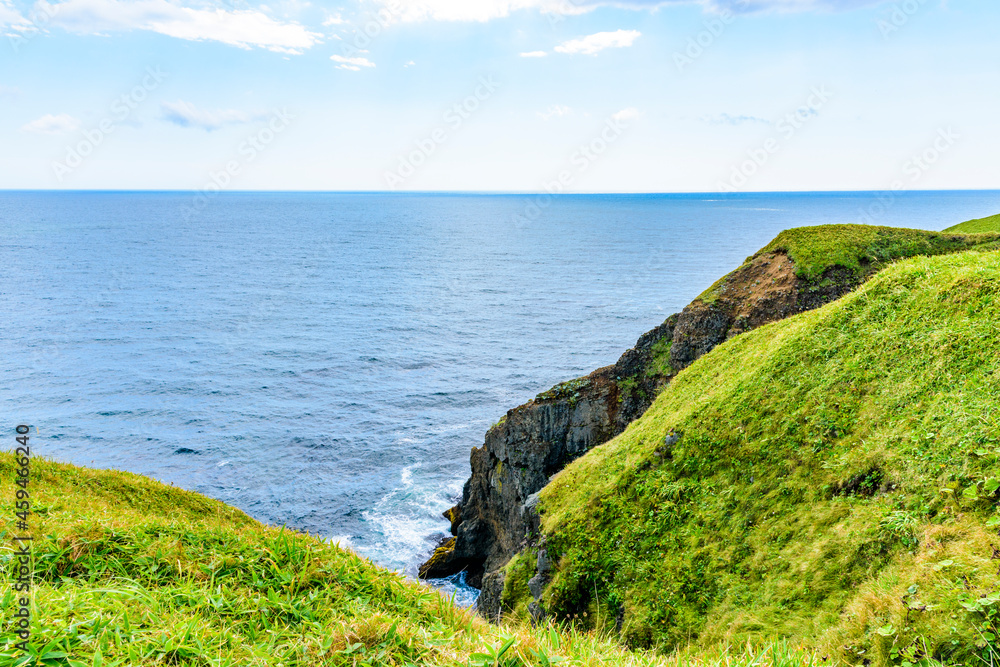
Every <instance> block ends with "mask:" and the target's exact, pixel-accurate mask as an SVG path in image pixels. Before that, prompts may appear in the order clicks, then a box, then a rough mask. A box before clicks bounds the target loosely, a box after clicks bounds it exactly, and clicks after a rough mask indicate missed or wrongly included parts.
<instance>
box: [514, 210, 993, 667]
mask: <svg viewBox="0 0 1000 667" xmlns="http://www.w3.org/2000/svg"><path fill="white" fill-rule="evenodd" d="M843 231H844V233H845V234H847V235H849V236H850V238H851V239H853V241H852V243H854V244H855V246H854V247H857V244H861V245H864V244H865V243H868V242H869V241H872V240H873V239H874V241H873V243H874V246H872V244H871V243H869V247H884V246H882V244H881V241H879V239H880V238H883V237H882V236H881V234H882V232H881V231H879V230H856V229H854V228H851V227H846V228H844V229H843ZM801 234H802V232H800V230H792V231H791V232H789V233H786V234H784V235H782V236H781V237H779V239H778V240H776V241H775V243H774V244H772V246H771V247H779V246H782V247H785V248H787V249H788V251H789V252H791V253H794V254H795V256H796V261H798V262H799V263H800V268H803V267H804V268H805V270H807V271H808V270H810V269H809V267H811V266H814V265H815V264H814V261H813V258H815V257H819V256H821V255H822V256H825V257H827V258H829V257H830V256H831V253H834V252H835V251H834V250H831V249H830V248H828V247H827V244H826V243H825V242H824V243H818V242H816V239H813V240H812V241H810V243H809V244H806V245H804V244H803V243H802V242H801V241H802V238H803V236H802V235H801ZM866 239H867V241H866ZM908 239H909V240H908ZM914 239H917V237H916V236H915V235H913V236H911V235H904V236H903V237H902V238H901V239H897V241H898V243H897V242H896V241H894V242H893V244H890V245H891V246H893V247H900V248H912V247H916V246H919V245H920V244H921V243H923V242H922V241H919V240H914ZM906 252H909V250H906ZM854 257H855V258H857V257H858V255H857V254H854ZM822 261H823V262H826V261H829V260H828V259H824V260H822ZM838 261H842V262H844V265H849V264H850V261H851V259H850V256H849V255H842V259H841V260H838ZM998 331H1000V253H997V252H978V251H968V252H964V253H959V254H954V255H948V256H944V257H933V258H927V257H921V258H914V259H910V260H906V261H901V262H898V263H896V264H894V265H893V266H890V267H889V268H887V269H885V270H884V271H882V272H881V273H879V274H878V275H876V276H875V277H874V278H872V279H871V280H870V281H869V282H868V283H866V284H865V285H864V286H862V287H861V288H859V289H858V290H857V291H856V292H854V293H852V294H849V295H848V296H846V297H844V298H842V299H840V300H839V301H837V302H834V303H832V304H829V305H827V306H825V307H823V308H821V309H818V310H815V311H811V312H808V313H804V314H802V315H799V316H796V317H793V318H790V319H788V320H784V321H782V322H777V323H774V324H771V325H768V326H766V327H762V328H760V329H758V330H755V331H752V332H749V333H746V334H743V335H741V336H738V337H735V338H733V339H731V340H730V341H728V342H726V343H725V344H723V345H721V346H719V347H718V348H716V349H715V350H714V351H712V352H711V353H709V354H707V355H705V356H703V357H702V358H701V359H699V360H698V361H697V362H695V363H694V364H693V365H692V366H690V367H689V368H688V369H686V370H685V371H683V372H681V373H680V374H679V375H678V376H677V377H676V378H675V379H674V381H673V382H672V383H671V384H670V385H669V386H668V387H667V388H666V389H665V390H664V391H663V392H662V393H661V394H660V395H659V397H658V398H657V400H656V401H655V403H654V404H653V406H652V407H651V408H650V409H649V411H647V412H646V414H645V415H644V416H643V417H642V418H641V419H639V420H637V421H636V422H634V423H633V424H632V425H631V426H630V427H629V428H628V429H627V430H626V431H625V432H624V433H623V434H621V435H619V436H618V437H617V438H615V439H614V440H612V441H610V442H608V443H606V444H604V445H602V446H600V447H597V448H595V449H594V450H592V451H591V452H589V453H588V454H587V455H585V456H584V457H582V458H580V459H578V460H577V461H575V462H574V463H572V464H571V465H570V466H568V467H567V468H566V469H564V470H563V471H562V472H561V473H559V474H558V475H557V476H556V477H555V478H554V480H553V481H552V482H551V483H550V484H549V486H547V487H546V488H545V489H544V490H543V491H542V495H541V498H542V500H541V506H542V508H543V516H542V527H543V531H544V532H545V534H546V535H547V536H548V543H549V545H550V555H552V556H553V558H554V561H555V562H556V563H557V567H556V573H555V577H554V580H553V582H552V584H551V585H550V586H549V587H548V588H547V590H546V593H545V595H544V597H543V601H544V602H545V604H546V606H547V608H548V609H549V611H550V612H554V613H555V614H556V615H557V616H558V617H559V618H563V619H572V620H573V621H574V622H575V623H577V624H578V625H579V626H581V627H592V628H599V629H610V628H613V624H612V619H621V635H622V637H623V638H624V639H625V640H626V641H627V642H628V643H629V644H631V645H632V646H637V647H654V648H657V649H659V650H664V651H672V650H682V651H686V652H688V653H689V654H694V655H697V654H698V653H699V652H701V651H712V650H717V649H718V647H721V646H730V645H741V644H743V643H745V642H748V641H749V642H760V641H773V640H776V639H782V638H783V639H786V640H787V641H789V642H791V643H793V644H794V645H796V646H803V647H805V648H806V649H807V650H811V651H816V652H817V654H818V655H820V656H821V657H823V656H825V658H826V659H828V660H829V661H832V662H846V663H849V664H864V665H868V664H871V665H874V666H881V665H889V664H904V665H905V664H906V663H907V662H909V663H910V664H913V665H915V664H917V663H918V662H919V661H920V660H931V659H933V660H940V661H942V662H945V663H948V664H965V665H980V664H985V665H993V664H997V660H998V659H1000V648H998V646H997V643H996V638H995V637H996V634H997V632H996V629H997V628H996V613H997V610H996V607H998V606H1000V602H998V601H997V600H998V599H1000V593H998V591H1000V574H998V565H1000V550H998V547H1000V537H998V535H997V524H998V523H1000V515H998V514H997V495H998V490H1000V479H998V478H1000V335H998ZM674 431H678V432H681V433H682V434H683V436H682V437H681V439H680V441H679V442H678V443H677V444H676V445H674V446H673V448H672V450H670V451H667V450H665V449H664V447H663V442H664V437H665V435H667V434H669V433H671V432H674ZM529 574H530V573H529ZM517 589H518V586H517V585H516V584H514V583H511V584H510V590H511V591H516V590H517ZM991 596H992V597H991ZM507 604H508V606H511V607H514V608H517V606H518V601H517V600H516V599H511V600H508V601H507Z"/></svg>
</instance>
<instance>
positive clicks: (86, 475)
mask: <svg viewBox="0 0 1000 667" xmlns="http://www.w3.org/2000/svg"><path fill="white" fill-rule="evenodd" d="M14 475H15V466H14V460H13V455H10V454H3V455H0V479H2V483H0V493H2V494H3V496H2V497H3V498H5V499H6V498H13V497H14V486H13V484H12V483H11V480H12V479H13V478H14ZM31 489H32V498H33V501H34V510H35V514H34V515H33V516H32V527H33V531H32V532H33V533H34V535H35V538H36V543H35V549H34V556H35V560H34V567H35V575H36V585H35V590H36V594H35V599H34V601H33V604H32V615H33V617H34V618H35V619H36V620H35V623H34V624H33V637H32V641H31V649H32V654H31V655H28V656H25V657H21V655H20V653H19V652H15V651H14V650H13V644H14V642H16V641H18V640H17V639H16V638H14V636H13V635H12V634H11V633H10V632H8V630H9V628H10V627H11V615H12V613H13V612H14V610H15V608H16V607H15V601H14V594H13V593H12V592H11V590H10V587H9V585H7V586H5V589H4V592H3V595H2V597H0V604H2V618H0V622H2V624H3V626H2V627H3V629H4V635H3V640H2V643H0V665H22V664H26V665H36V664H37V665H73V666H75V665H86V666H88V667H91V666H95V667H96V666H103V667H112V666H115V665H121V666H124V665H213V666H214V665H220V666H221V665H233V666H237V665H239V666H245V665H274V666H278V665H282V666H285V667H292V666H299V665H352V666H359V667H362V666H371V667H380V666H383V665H393V666H403V665H442V666H443V665H476V666H482V667H486V666H492V665H501V666H505V667H517V666H523V665H537V666H539V667H547V666H548V665H550V664H560V665H623V666H625V667H630V666H634V667H642V666H650V667H652V666H655V665H674V664H676V662H675V661H670V660H667V659H664V658H662V657H658V656H654V655H650V654H639V653H633V652H629V651H627V650H626V649H624V648H622V647H621V646H620V645H619V644H618V643H617V642H615V641H613V640H611V639H608V638H602V637H600V636H598V635H596V634H595V633H587V632H583V631H576V630H573V629H568V628H558V629H557V628H556V627H555V626H552V625H550V626H547V627H538V628H532V627H530V626H519V625H506V626H503V627H498V626H495V625H491V624H490V623H488V622H486V621H484V620H482V619H481V618H479V617H478V616H476V615H475V614H474V613H472V612H471V611H468V610H463V609H459V608H456V607H454V606H453V605H452V604H451V602H450V601H449V600H448V599H446V598H444V597H442V596H441V595H440V594H438V593H437V592H436V591H434V590H432V589H430V588H428V587H426V586H423V585H419V584H417V583H414V582H411V581H407V580H405V579H403V578H402V577H400V576H399V575H397V574H394V573H391V572H388V571H387V570H384V569H382V568H380V567H378V566H376V565H374V564H372V563H371V562H369V561H368V560H366V559H363V558H361V557H359V556H357V555H355V554H353V553H351V552H350V551H346V550H343V549H340V548H339V547H337V546H334V545H331V544H329V543H327V542H324V541H322V540H319V539H317V538H315V537H311V536H308V535H303V534H300V533H295V532H290V531H287V530H283V529H280V528H274V527H271V526H265V525H262V524H260V523H258V522H257V521H254V520H253V519H251V518H250V517H248V516H247V515H246V514H244V513H243V512H240V511H239V510H237V509H234V508H232V507H230V506H228V505H225V504H224V503H221V502H219V501H216V500H212V499H209V498H206V497H205V496H202V495H199V494H196V493H192V492H188V491H183V490H180V489H177V488H175V487H171V486H167V485H164V484H161V483H159V482H156V481H153V480H151V479H148V478H145V477H141V476H138V475H133V474H130V473H124V472H117V471H102V470H90V469H86V468H80V467H76V466H72V465H66V464H61V463H55V462H51V461H46V460H44V459H34V460H33V461H32V480H31ZM3 508H4V511H8V513H9V514H10V516H13V512H14V510H13V507H12V503H10V502H6V501H5V502H4V503H3ZM11 535H12V533H10V532H9V531H6V532H5V533H4V535H3V537H2V539H3V551H2V552H0V553H2V556H0V558H2V567H3V573H4V576H5V578H4V581H5V583H7V582H9V581H11V579H12V578H13V577H11V572H12V568H13V567H14V561H13V559H12V557H11V553H12V550H11V548H10V547H9V546H8V545H9V544H10V537H11ZM741 655H742V658H741V661H738V662H736V663H732V664H733V665H734V667H739V665H748V666H749V665H754V664H758V663H759V662H760V661H767V663H768V664H772V663H774V662H777V663H778V664H782V665H784V664H787V665H788V666H789V667H796V666H798V665H801V664H803V662H804V660H805V659H804V658H803V656H804V655H805V654H804V653H803V652H802V651H801V650H798V649H797V648H795V647H790V646H788V645H785V644H783V643H777V644H775V645H774V646H770V647H766V648H765V649H763V650H758V651H752V652H750V653H749V654H741ZM722 662H723V657H722V656H721V654H717V655H714V656H706V661H705V664H706V665H715V664H720V665H721V664H722ZM725 664H727V665H729V664H731V661H728V660H727V661H725Z"/></svg>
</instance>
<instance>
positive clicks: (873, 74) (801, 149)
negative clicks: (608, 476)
mask: <svg viewBox="0 0 1000 667" xmlns="http://www.w3.org/2000/svg"><path fill="white" fill-rule="evenodd" d="M998 25H1000V3H997V2H995V0H948V1H942V0H894V1H891V2H876V1H865V0H703V1H683V0H671V1H666V2H653V1H644V0H616V1H609V0H364V1H361V2H357V1H353V0H348V1H345V2H334V3H327V2H322V3H320V2H315V1H308V0H275V1H274V2H266V3H259V2H257V1H256V0H215V1H209V0H62V1H60V2H52V3H49V2H46V1H44V0H42V1H39V2H26V1H22V0H0V26H2V29H3V32H4V35H5V37H4V41H6V42H7V43H5V44H0V51H2V52H3V55H2V57H0V133H2V142H3V146H4V148H5V150H4V151H3V153H2V157H0V187H6V188H66V189H87V188H109V189H133V188H138V189H147V188H148V189H209V190H214V189H215V188H218V189H238V190H250V189H278V190H280V189H295V190H387V189H397V190H499V191H542V190H546V189H547V190H550V191H566V192H690V191H697V192H703V191H718V190H737V191H769V190H844V189H865V190H885V189H889V188H897V189H919V190H925V189H966V188H968V189H974V188H1000V170H998V169H997V168H996V166H995V164H994V162H995V155H996V153H997V148H998V146H1000V123H997V122H996V120H995V117H996V113H997V109H998V108H1000V67H998V66H997V65H998V63H1000V40H997V39H996V35H995V30H996V26H998Z"/></svg>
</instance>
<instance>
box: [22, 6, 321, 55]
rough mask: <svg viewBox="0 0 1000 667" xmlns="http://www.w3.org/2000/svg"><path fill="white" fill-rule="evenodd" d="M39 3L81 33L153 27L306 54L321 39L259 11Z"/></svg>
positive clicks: (187, 35) (164, 32)
mask: <svg viewBox="0 0 1000 667" xmlns="http://www.w3.org/2000/svg"><path fill="white" fill-rule="evenodd" d="M37 6H38V7H40V8H42V9H43V10H45V11H47V12H48V13H51V14H52V19H51V24H52V25H58V26H60V27H62V28H64V29H66V30H69V31H70V32H76V33H81V34H106V33H109V32H116V31H129V30H149V31H151V32H157V33H160V34H162V35H168V36H170V37H176V38H178V39H186V40H192V41H203V40H207V41H215V42H222V43H223V44H228V45H229V46H236V47H239V48H242V49H249V48H252V47H260V48H265V49H269V50H271V51H278V52H280V53H302V51H304V50H306V49H308V48H310V47H312V46H314V45H315V44H317V43H319V41H320V37H321V35H320V34H319V33H315V32H310V31H308V30H306V29H305V28H304V27H303V26H302V25H300V24H298V23H294V22H286V23H282V22H280V21H276V20H275V19H272V18H271V17H269V16H268V15H266V14H264V13H263V12H261V11H257V10H234V11H229V10H225V9H193V8H191V7H184V6H181V5H179V4H176V3H175V2H172V1H170V0H134V1H132V2H126V1H124V0H66V1H65V2H61V3H58V4H54V5H50V4H48V3H46V2H45V0H41V2H39V4H38V5H37Z"/></svg>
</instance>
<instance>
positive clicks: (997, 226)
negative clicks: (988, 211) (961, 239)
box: [944, 215, 1000, 234]
mask: <svg viewBox="0 0 1000 667" xmlns="http://www.w3.org/2000/svg"><path fill="white" fill-rule="evenodd" d="M944 231H946V232H961V233H962V234H985V233H987V232H1000V215H993V216H990V217H988V218H979V219H978V220H969V221H968V222H963V223H961V224H958V225H955V226H953V227H949V228H948V229H946V230H944Z"/></svg>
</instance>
